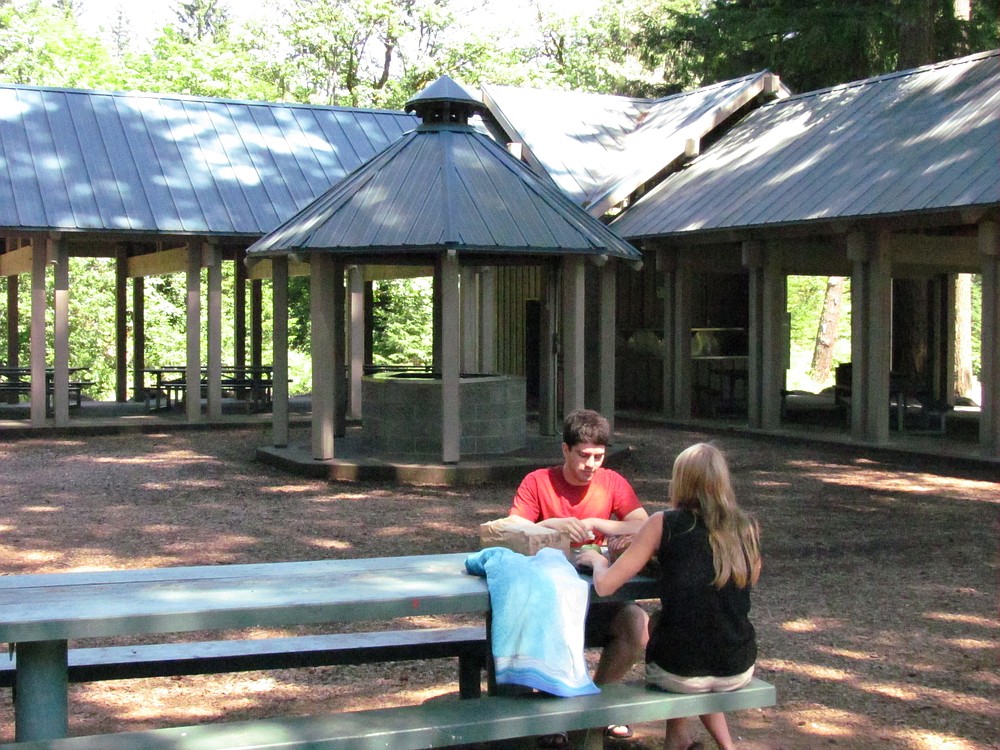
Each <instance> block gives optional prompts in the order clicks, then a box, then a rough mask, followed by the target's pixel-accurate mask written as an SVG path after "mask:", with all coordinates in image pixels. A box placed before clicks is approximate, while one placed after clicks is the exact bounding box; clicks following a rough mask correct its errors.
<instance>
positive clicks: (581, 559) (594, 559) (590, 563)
mask: <svg viewBox="0 0 1000 750" xmlns="http://www.w3.org/2000/svg"><path fill="white" fill-rule="evenodd" d="M576 566H577V567H578V568H591V569H593V570H597V569H598V568H606V567H608V559H607V558H606V557H605V556H604V555H602V554H601V553H600V552H598V551H597V550H592V549H585V550H583V552H580V553H579V554H578V555H577V556H576Z"/></svg>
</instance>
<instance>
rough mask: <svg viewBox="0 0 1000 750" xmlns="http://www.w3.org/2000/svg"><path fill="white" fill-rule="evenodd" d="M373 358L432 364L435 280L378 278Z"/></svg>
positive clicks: (375, 294)
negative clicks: (384, 279)
mask: <svg viewBox="0 0 1000 750" xmlns="http://www.w3.org/2000/svg"><path fill="white" fill-rule="evenodd" d="M373 286H374V289H373V300H374V304H373V306H372V311H373V316H374V323H373V326H372V328H373V334H372V361H373V362H374V363H375V364H394V365H400V364H407V365H428V364H430V363H431V357H432V351H431V341H432V333H433V332H432V325H433V323H432V318H433V310H432V306H431V305H432V295H431V290H432V280H431V279H430V278H418V279H395V280H389V281H377V282H375V284H374V285H373Z"/></svg>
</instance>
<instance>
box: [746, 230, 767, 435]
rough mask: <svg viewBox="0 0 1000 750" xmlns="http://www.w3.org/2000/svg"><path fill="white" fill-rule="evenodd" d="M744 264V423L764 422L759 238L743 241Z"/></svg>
mask: <svg viewBox="0 0 1000 750" xmlns="http://www.w3.org/2000/svg"><path fill="white" fill-rule="evenodd" d="M743 265H744V266H745V267H746V268H747V270H748V272H749V276H750V325H749V330H748V331H747V337H748V340H749V351H748V352H747V354H748V356H747V424H748V425H749V426H750V427H752V428H754V429H760V428H761V427H763V425H764V358H763V356H762V353H763V351H764V327H765V325H766V320H767V314H766V312H765V310H766V308H767V303H766V301H765V296H764V295H765V286H766V284H765V281H764V246H763V243H761V242H759V241H756V240H755V241H747V242H744V243H743Z"/></svg>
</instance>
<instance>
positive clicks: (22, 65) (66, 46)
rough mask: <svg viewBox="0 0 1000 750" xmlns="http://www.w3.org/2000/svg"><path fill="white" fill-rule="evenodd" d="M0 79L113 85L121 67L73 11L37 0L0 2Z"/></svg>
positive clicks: (89, 85)
mask: <svg viewBox="0 0 1000 750" xmlns="http://www.w3.org/2000/svg"><path fill="white" fill-rule="evenodd" d="M0 80H4V81H8V82H10V83H19V84H25V85H36V86H65V87H73V88H106V87H110V88H115V87H117V84H118V83H119V82H120V80H121V71H120V70H119V69H118V66H117V64H116V63H115V61H114V60H113V58H112V56H111V54H110V53H109V52H108V50H107V49H106V48H105V47H104V45H103V43H102V42H101V41H100V40H99V39H97V38H96V37H91V36H88V35H87V34H84V33H83V32H82V31H81V30H80V28H79V26H78V25H77V23H76V19H75V18H74V17H73V15H72V14H67V13H66V12H65V11H64V10H61V9H59V8H57V7H54V6H52V5H49V4H46V3H43V2H41V0H8V2H5V3H2V4H0Z"/></svg>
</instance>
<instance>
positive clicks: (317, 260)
mask: <svg viewBox="0 0 1000 750" xmlns="http://www.w3.org/2000/svg"><path fill="white" fill-rule="evenodd" d="M333 285H334V263H333V258H332V257H331V256H330V255H328V254H326V253H313V255H312V257H311V258H310V263H309V310H310V318H311V321H312V456H313V458H315V459H316V460H318V461H324V460H327V459H330V458H333V452H334V419H335V412H336V403H337V401H336V388H337V386H336V381H337V378H336V377H334V371H333V365H334V346H335V338H334V326H335V325H336V323H335V320H336V315H335V313H334V296H333Z"/></svg>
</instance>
